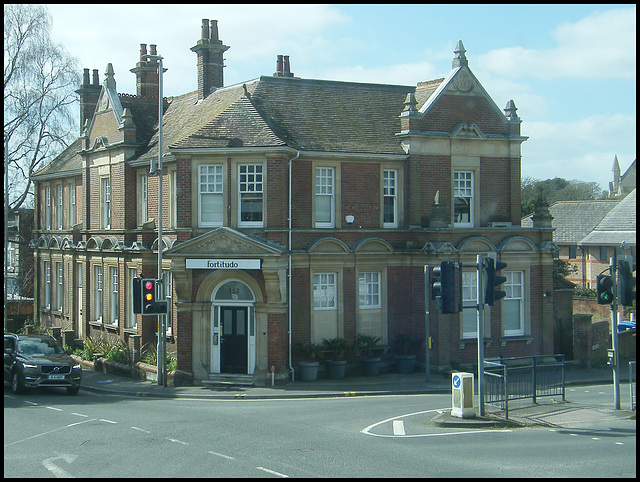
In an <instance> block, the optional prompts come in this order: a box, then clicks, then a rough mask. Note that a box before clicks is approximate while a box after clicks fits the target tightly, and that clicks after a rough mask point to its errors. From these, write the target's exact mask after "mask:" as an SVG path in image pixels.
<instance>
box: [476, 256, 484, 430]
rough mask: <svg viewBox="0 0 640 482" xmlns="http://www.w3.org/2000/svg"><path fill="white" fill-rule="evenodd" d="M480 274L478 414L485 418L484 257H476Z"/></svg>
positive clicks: (478, 307)
mask: <svg viewBox="0 0 640 482" xmlns="http://www.w3.org/2000/svg"><path fill="white" fill-rule="evenodd" d="M476 270H477V274H478V290H477V291H478V305H477V310H478V412H479V415H480V416H481V417H482V416H484V283H483V279H482V272H483V263H482V255H481V254H479V255H477V257H476Z"/></svg>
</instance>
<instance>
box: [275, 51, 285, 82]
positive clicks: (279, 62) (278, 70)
mask: <svg viewBox="0 0 640 482" xmlns="http://www.w3.org/2000/svg"><path fill="white" fill-rule="evenodd" d="M283 70H284V67H283V56H282V55H278V60H277V61H276V73H275V77H282V71H283Z"/></svg>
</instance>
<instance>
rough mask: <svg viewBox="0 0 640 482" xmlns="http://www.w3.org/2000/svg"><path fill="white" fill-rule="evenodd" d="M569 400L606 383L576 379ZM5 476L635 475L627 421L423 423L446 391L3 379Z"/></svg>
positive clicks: (593, 393)
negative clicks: (68, 384) (211, 393)
mask: <svg viewBox="0 0 640 482" xmlns="http://www.w3.org/2000/svg"><path fill="white" fill-rule="evenodd" d="M572 390H573V391H572V392H569V394H568V398H569V400H571V401H572V402H573V401H576V402H577V403H595V402H589V401H590V400H595V399H598V398H601V399H602V400H605V401H608V400H609V398H610V393H611V387H610V386H605V387H598V386H593V387H579V388H574V389H572ZM4 395H5V398H4V475H5V477H114V476H117V477H550V476H551V477H635V475H636V422H635V420H620V419H617V418H615V417H609V416H607V413H606V412H600V413H601V414H602V416H597V417H591V418H590V419H589V420H587V421H579V422H573V423H566V424H564V425H563V426H562V427H554V428H548V427H531V428H529V427H527V428H514V429H509V430H503V429H491V430H480V429H468V428H455V429H452V428H444V427H435V426H431V425H429V420H430V419H431V417H433V416H435V414H437V413H438V412H437V411H438V410H445V409H447V408H449V407H450V396H449V395H398V396H375V397H340V398H329V399H294V400H291V399H288V400H285V399H282V400H242V399H238V400H210V399H208V400H204V399H163V400H154V399H144V398H128V397H122V396H111V395H99V394H95V393H88V392H85V391H81V392H80V394H79V395H77V396H67V395H66V394H65V392H64V391H56V390H53V389H49V390H36V391H31V392H27V394H25V395H22V396H14V395H12V394H11V393H10V392H9V391H8V389H7V388H6V387H5V393H4Z"/></svg>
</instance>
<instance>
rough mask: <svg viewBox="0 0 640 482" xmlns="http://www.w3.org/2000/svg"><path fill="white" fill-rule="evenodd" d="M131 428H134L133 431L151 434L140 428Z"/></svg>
mask: <svg viewBox="0 0 640 482" xmlns="http://www.w3.org/2000/svg"><path fill="white" fill-rule="evenodd" d="M131 428H132V429H133V430H137V431H139V432H144V433H151V432H149V431H148V430H144V429H142V428H138V427H131Z"/></svg>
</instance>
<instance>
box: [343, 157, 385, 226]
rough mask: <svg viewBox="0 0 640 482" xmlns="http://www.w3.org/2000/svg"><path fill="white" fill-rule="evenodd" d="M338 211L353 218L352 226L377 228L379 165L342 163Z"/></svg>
mask: <svg viewBox="0 0 640 482" xmlns="http://www.w3.org/2000/svg"><path fill="white" fill-rule="evenodd" d="M340 169H341V186H340V191H341V199H342V207H341V209H340V211H341V212H342V214H343V216H346V215H352V216H355V222H354V226H358V227H360V226H362V227H363V228H379V227H380V223H381V221H380V220H381V217H380V216H381V215H380V204H381V202H382V195H381V193H380V175H381V174H380V165H379V164H374V163H361V162H358V163H346V162H345V163H343V164H342V166H341V168H340Z"/></svg>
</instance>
